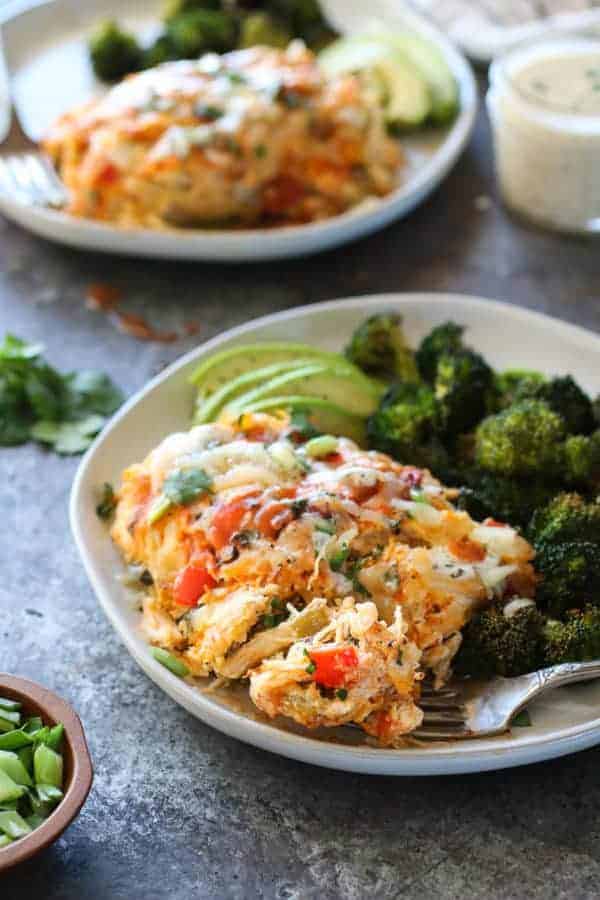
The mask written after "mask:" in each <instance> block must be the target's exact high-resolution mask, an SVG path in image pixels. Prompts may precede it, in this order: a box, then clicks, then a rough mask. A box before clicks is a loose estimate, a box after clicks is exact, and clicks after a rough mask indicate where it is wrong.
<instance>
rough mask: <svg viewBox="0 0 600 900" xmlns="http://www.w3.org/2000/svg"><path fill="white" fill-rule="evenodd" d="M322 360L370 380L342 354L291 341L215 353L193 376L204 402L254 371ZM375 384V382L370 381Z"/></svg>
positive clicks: (248, 346)
mask: <svg viewBox="0 0 600 900" xmlns="http://www.w3.org/2000/svg"><path fill="white" fill-rule="evenodd" d="M314 357H316V358H318V359H320V360H321V361H322V362H329V363H332V364H335V365H346V366H348V367H350V368H352V369H354V370H355V371H356V372H358V373H359V374H360V375H361V376H362V377H363V378H366V377H367V376H365V375H364V374H363V373H362V372H360V369H357V368H356V367H355V366H353V365H352V363H349V362H348V361H347V360H346V359H344V357H343V356H342V355H341V354H340V353H331V352H328V351H326V350H319V349H318V348H316V347H311V346H310V345H308V344H295V343H291V342H288V341H277V342H265V343H262V344H245V345H241V346H239V347H230V348H229V349H228V350H222V351H221V352H220V353H215V355H214V356H210V357H209V358H208V359H207V360H205V361H204V362H203V363H201V364H200V365H199V366H198V368H197V369H196V370H195V372H194V373H193V374H192V376H191V378H190V381H191V382H192V384H195V385H196V387H197V388H198V396H199V399H200V400H204V399H206V398H207V397H210V395H211V394H212V393H213V392H214V391H216V390H218V389H219V388H221V387H223V385H225V384H226V383H227V382H229V381H231V380H232V379H234V378H237V377H238V376H239V375H243V374H244V372H248V371H249V370H250V369H258V368H261V367H263V366H269V365H271V364H272V363H276V362H284V363H285V362H290V361H299V360H301V359H306V358H309V359H313V358H314ZM368 380H369V381H372V379H368Z"/></svg>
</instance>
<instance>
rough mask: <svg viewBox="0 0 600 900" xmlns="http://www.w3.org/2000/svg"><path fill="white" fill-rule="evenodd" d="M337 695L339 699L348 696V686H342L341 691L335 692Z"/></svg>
mask: <svg viewBox="0 0 600 900" xmlns="http://www.w3.org/2000/svg"><path fill="white" fill-rule="evenodd" d="M335 696H336V697H337V698H338V700H345V699H346V697H347V696H348V691H347V690H346V688H340V689H339V691H336V692H335Z"/></svg>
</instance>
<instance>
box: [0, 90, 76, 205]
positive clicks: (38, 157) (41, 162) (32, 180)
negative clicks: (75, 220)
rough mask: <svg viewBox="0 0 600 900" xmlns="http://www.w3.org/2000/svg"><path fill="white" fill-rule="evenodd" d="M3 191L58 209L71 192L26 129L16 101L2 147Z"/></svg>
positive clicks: (0, 172) (28, 202)
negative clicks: (16, 107) (17, 109)
mask: <svg viewBox="0 0 600 900" xmlns="http://www.w3.org/2000/svg"><path fill="white" fill-rule="evenodd" d="M0 193H2V194H4V195H5V197H7V199H9V200H13V201H15V202H17V203H20V204H22V205H25V206H49V207H52V208H54V209H57V208H59V207H61V206H64V205H65V203H66V202H67V200H68V192H67V189H66V188H65V186H64V184H63V183H62V181H61V180H60V178H59V177H58V175H57V174H56V170H55V169H54V166H53V165H52V163H51V161H50V160H49V159H48V157H47V156H46V155H45V154H44V153H41V152H40V150H39V147H38V146H37V144H36V143H35V141H32V140H31V138H30V137H29V136H28V135H27V134H26V133H25V131H24V130H23V127H22V125H21V122H20V121H19V116H18V114H17V111H16V109H15V106H14V104H12V105H11V117H10V129H9V131H8V134H7V137H6V140H5V141H4V142H3V144H2V145H1V147H0Z"/></svg>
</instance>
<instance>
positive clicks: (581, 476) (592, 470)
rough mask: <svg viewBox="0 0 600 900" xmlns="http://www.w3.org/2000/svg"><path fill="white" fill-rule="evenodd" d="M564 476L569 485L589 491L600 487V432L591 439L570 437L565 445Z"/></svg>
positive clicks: (583, 436)
mask: <svg viewBox="0 0 600 900" xmlns="http://www.w3.org/2000/svg"><path fill="white" fill-rule="evenodd" d="M564 457H565V463H564V476H565V480H566V481H567V482H568V484H571V485H574V486H575V487H580V488H583V489H587V490H594V489H595V488H597V487H600V430H599V431H595V432H594V433H593V434H591V435H590V436H589V437H588V436H587V435H583V434H577V435H572V436H571V437H568V438H567V440H566V441H565V445H564Z"/></svg>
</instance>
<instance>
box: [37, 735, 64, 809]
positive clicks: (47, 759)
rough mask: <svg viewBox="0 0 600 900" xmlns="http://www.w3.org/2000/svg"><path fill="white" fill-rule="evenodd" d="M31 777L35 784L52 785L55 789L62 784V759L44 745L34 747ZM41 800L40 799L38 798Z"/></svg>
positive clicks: (58, 754)
mask: <svg viewBox="0 0 600 900" xmlns="http://www.w3.org/2000/svg"><path fill="white" fill-rule="evenodd" d="M33 775H34V778H35V783H36V784H52V785H54V786H55V787H57V788H60V787H62V783H63V758H62V756H61V755H60V753H57V752H56V751H55V750H52V748H51V747H48V746H47V745H46V744H40V745H39V746H38V747H36V750H35V753H34V754H33ZM40 799H41V798H40Z"/></svg>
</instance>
